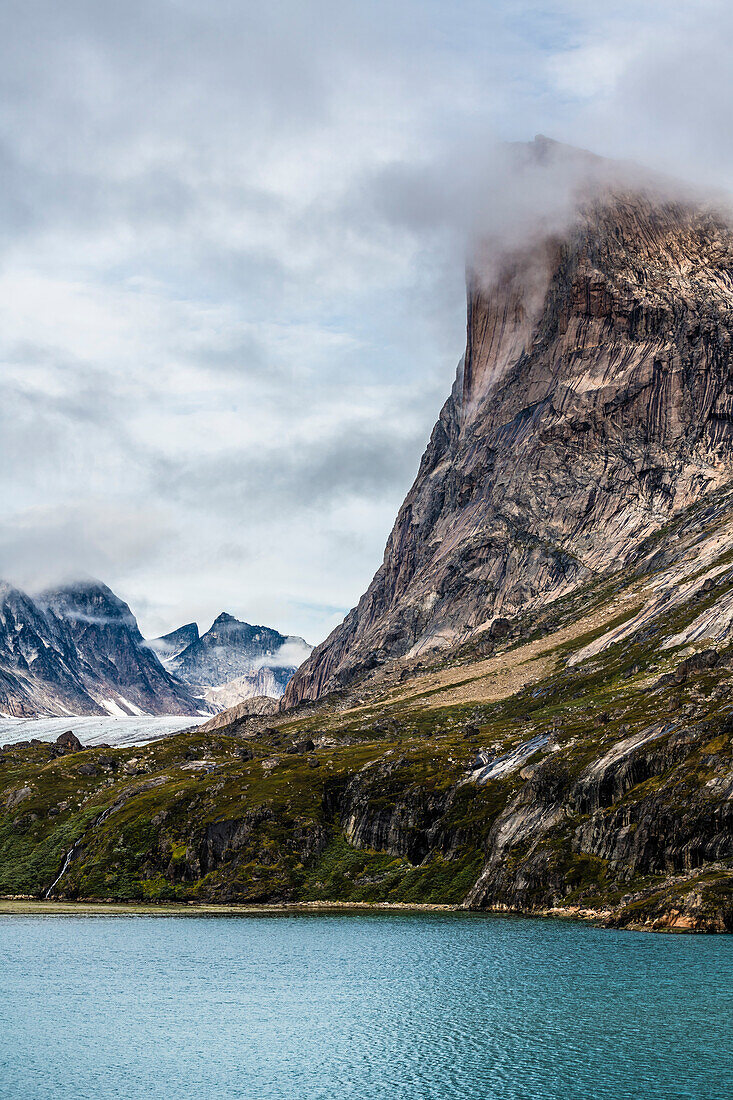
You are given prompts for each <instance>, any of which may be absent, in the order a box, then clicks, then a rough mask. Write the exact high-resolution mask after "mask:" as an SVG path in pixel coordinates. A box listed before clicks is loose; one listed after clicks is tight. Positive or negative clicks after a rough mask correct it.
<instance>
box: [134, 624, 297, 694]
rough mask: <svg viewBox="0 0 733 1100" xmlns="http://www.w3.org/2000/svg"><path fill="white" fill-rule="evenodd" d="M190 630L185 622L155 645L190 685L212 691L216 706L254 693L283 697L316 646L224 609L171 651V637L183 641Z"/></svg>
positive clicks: (169, 664) (173, 670) (179, 675)
mask: <svg viewBox="0 0 733 1100" xmlns="http://www.w3.org/2000/svg"><path fill="white" fill-rule="evenodd" d="M192 625H193V626H195V624H192ZM189 630H190V626H189V627H182V628H181V629H180V630H177V631H174V633H173V634H172V635H167V636H166V637H165V638H158V639H156V640H155V641H154V642H153V643H152V645H153V646H154V648H156V650H157V651H158V652H160V653H161V655H162V656H163V659H164V660H165V662H166V665H167V667H168V668H169V669H170V671H171V672H173V673H175V675H176V676H178V677H180V678H181V679H182V680H183V681H184V682H185V683H187V684H189V685H190V686H191V687H192V688H195V689H200V690H208V692H209V699H210V701H211V702H212V703H213V704H214V705H215V706H217V707H222V706H233V705H235V704H236V703H239V702H242V701H243V700H244V699H248V698H251V697H252V696H256V695H270V696H272V697H273V698H279V697H280V696H281V695H282V694H283V691H284V690H285V685H286V684H287V683H288V681H289V680H290V678H291V676H292V675H293V673H294V672H295V669H296V668H297V666H298V665H299V664H300V663H301V662H302V661H303V660H305V658H306V657H307V656H308V655H309V653H310V651H311V649H312V647H311V646H309V645H308V643H307V642H306V641H305V640H304V639H303V638H298V637H295V636H293V635H285V634H280V632H279V631H277V630H273V629H272V628H271V627H268V626H251V625H250V623H244V622H241V621H240V620H239V619H235V618H234V616H233V615H229V614H227V612H225V611H222V613H221V615H218V616H217V618H216V619H215V620H214V622H213V623H212V625H211V626H210V627H209V629H208V630H207V631H206V633H205V634H202V635H201V637H199V635H198V629H196V637H195V638H192V640H191V641H190V643H189V644H187V645H185V646H184V647H182V648H181V649H180V650H179V651H178V652H177V653H173V654H172V655H171V639H172V638H173V639H176V640H177V641H180V640H181V639H182V635H183V632H185V631H189ZM164 646H167V648H168V655H167V656H166V655H164V654H163V647H164ZM212 689H213V690H212Z"/></svg>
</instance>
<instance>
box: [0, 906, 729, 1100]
mask: <svg viewBox="0 0 733 1100" xmlns="http://www.w3.org/2000/svg"><path fill="white" fill-rule="evenodd" d="M732 990H733V938H730V937H724V936H720V937H702V936H655V935H648V934H644V933H629V932H612V931H607V930H602V929H598V928H594V927H591V926H587V925H582V924H570V923H560V922H552V921H543V920H529V919H501V918H490V917H482V916H471V915H459V914H424V913H421V914H409V913H405V914H395V913H389V914H379V913H369V914H359V913H352V914H347V913H333V914H331V913H323V914H318V915H303V916H300V915H298V916H274V917H269V916H267V917H231V918H227V917H215V918H209V919H207V918H203V917H183V918H173V917H121V918H118V917H102V916H92V917H64V918H59V917H56V918H55V917H35V916H33V917H2V918H0V1096H2V1097H3V1100H4V1098H6V1097H8V1098H10V1097H12V1098H13V1100H17V1098H21V1097H24V1098H28V1100H87V1098H90V1100H91V1098H94V1100H111V1098H125V1100H131V1098H134V1100H148V1098H151V1100H152V1098H155V1100H182V1098H184V1097H185V1098H193V1097H196V1098H197V1100H214V1098H217V1100H229V1098H241V1100H321V1098H322V1100H326V1098H328V1100H330V1098H338V1100H346V1098H354V1100H397V1098H399V1100H433V1098H435V1100H448V1098H453V1097H455V1098H461V1100H474V1098H476V1100H479V1098H480V1100H535V1098H536V1100H575V1098H577V1100H627V1098H628V1100H642V1098H643V1100H657V1098H659V1100H687V1098H694V1100H703V1098H704V1100H723V1098H724V1097H727V1096H730V1095H731V1083H732V1082H733V1018H732V1016H733V1014H732V1011H731V992H732Z"/></svg>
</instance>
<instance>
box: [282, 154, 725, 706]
mask: <svg viewBox="0 0 733 1100" xmlns="http://www.w3.org/2000/svg"><path fill="white" fill-rule="evenodd" d="M541 150H542V155H543V156H545V157H547V156H550V157H558V156H562V155H563V149H562V147H555V146H554V145H553V144H552V143H548V142H547V141H544V142H543V143H542V146H541ZM732 336H733V233H732V232H731V229H730V226H729V224H728V222H727V221H726V220H725V218H724V217H723V216H722V215H720V214H718V213H716V212H715V211H714V210H712V209H710V208H708V207H706V206H704V205H700V204H697V203H695V202H693V201H691V200H690V199H683V198H678V197H674V195H670V194H666V195H663V196H662V197H660V196H659V194H657V193H656V192H655V191H654V190H653V189H652V188H651V186H649V187H645V186H642V185H634V187H633V188H631V187H626V186H624V185H621V184H619V183H614V184H613V185H608V186H599V185H597V184H596V185H594V187H593V189H592V191H591V193H585V194H584V195H583V197H582V200H580V201H579V206H578V209H577V212H576V214H575V215H574V217H573V218H572V219H571V220H570V222H569V224H568V225H567V226H566V227H565V228H564V229H563V230H562V231H559V232H555V233H553V234H552V235H548V236H546V237H545V238H544V239H540V240H535V241H533V242H532V243H530V244H526V245H524V246H522V247H521V248H517V249H515V250H513V251H512V252H511V253H509V254H504V255H503V256H502V258H501V262H500V263H499V264H498V267H497V270H496V271H495V272H494V273H492V274H491V276H490V277H489V276H482V275H480V274H475V273H474V274H472V275H471V276H470V278H469V282H468V317H467V344H466V351H465V355H464V357H463V359H462V360H461V363H460V366H459V369H458V374H457V378H456V381H455V384H454V386H453V389H452V392H451V395H450V397H449V398H448V400H447V401H446V403H445V405H444V407H443V409H442V411H441V413H440V416H439V419H438V422H437V424H436V425H435V428H434V429H433V432H432V435H431V438H430V442H429V444H428V447H427V450H426V451H425V454H424V455H423V458H422V461H421V464H420V469H419V472H418V475H417V478H416V480H415V483H414V485H413V486H412V488H411V489H410V491H409V493H408V495H407V498H406V499H405V502H404V504H403V505H402V507H401V509H400V512H399V515H398V517H397V520H396V523H395V526H394V528H393V530H392V533H391V535H390V537H389V541H388V543H387V547H386V550H385V554H384V560H383V562H382V565H381V566H380V568H379V569H378V571H377V573H376V575H375V577H374V579H373V581H372V583H371V585H370V586H369V588H368V590H367V591H366V593H365V594H364V595H363V596H362V598H361V600H360V601H359V603H358V605H357V607H355V608H354V609H353V610H352V611H351V612H350V613H349V614H348V615H347V617H346V619H345V620H344V622H343V623H342V624H341V625H340V626H339V627H337V628H336V629H335V630H334V631H333V633H332V634H331V635H330V636H329V638H328V639H327V640H326V641H325V642H324V643H323V644H322V645H320V646H318V647H317V648H316V649H315V650H314V652H313V653H312V655H311V657H310V658H309V660H308V661H306V663H305V664H304V665H303V666H302V668H301V669H300V670H299V671H298V673H297V674H296V675H295V676H294V677H293V679H292V681H291V682H290V684H289V686H288V689H287V692H286V695H285V700H284V703H285V705H287V706H291V705H294V704H297V703H299V702H301V701H303V700H315V699H317V698H319V697H321V696H323V695H324V694H326V693H328V692H330V691H333V690H335V689H338V688H341V687H343V686H344V685H346V684H348V683H349V682H352V681H354V680H355V679H358V678H359V677H360V676H362V675H363V674H364V673H365V672H367V671H369V670H370V669H373V668H375V667H376V666H378V665H380V664H381V663H383V662H384V661H385V660H386V659H388V658H399V657H403V656H405V655H410V656H415V655H417V654H420V653H422V652H425V651H427V650H430V649H434V648H439V647H443V646H449V645H452V644H454V643H456V642H457V641H461V640H464V639H466V638H467V637H469V636H471V635H472V634H476V633H477V632H483V631H485V630H486V629H487V628H490V626H491V624H492V622H493V621H495V620H496V619H497V618H499V617H501V618H507V617H508V618H512V617H513V616H515V615H516V614H517V613H518V612H524V611H528V610H531V609H532V608H536V607H539V606H542V605H544V604H546V603H547V602H548V601H551V600H554V599H556V598H558V597H559V596H562V595H564V594H566V593H568V592H570V591H572V590H573V589H575V588H577V587H578V586H579V585H581V584H584V583H586V582H588V581H589V580H590V579H592V578H593V577H594V576H597V575H599V574H600V573H603V572H604V571H606V570H608V569H616V570H621V569H623V568H624V567H625V564H626V563H627V562H628V561H629V560H630V559H631V557H632V556H633V554H634V551H635V548H636V547H637V546H638V545H639V543H640V542H641V540H642V539H643V538H645V537H646V536H647V535H649V534H650V533H651V532H653V531H655V530H659V529H661V528H662V527H663V526H664V525H665V524H666V523H667V522H668V521H669V520H670V519H671V518H672V517H673V516H675V515H676V514H677V513H679V512H680V511H681V510H683V509H684V508H685V507H687V506H688V505H690V504H691V502H693V501H695V500H698V499H700V498H701V496H703V495H704V494H706V493H708V492H710V491H711V490H714V489H716V488H719V487H720V486H721V485H725V484H727V483H729V482H730V481H731V476H732V474H733V466H732V458H733V380H732V379H731V375H730V349H731V337H732Z"/></svg>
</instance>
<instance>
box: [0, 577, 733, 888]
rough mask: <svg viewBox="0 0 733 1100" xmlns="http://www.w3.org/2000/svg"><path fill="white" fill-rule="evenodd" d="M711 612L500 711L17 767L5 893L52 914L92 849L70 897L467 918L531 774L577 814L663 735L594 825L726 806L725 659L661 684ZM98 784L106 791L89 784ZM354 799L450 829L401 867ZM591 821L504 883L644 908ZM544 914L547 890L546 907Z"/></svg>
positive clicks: (239, 734) (267, 730)
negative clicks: (633, 753) (368, 907)
mask: <svg viewBox="0 0 733 1100" xmlns="http://www.w3.org/2000/svg"><path fill="white" fill-rule="evenodd" d="M615 583H616V582H614V584H615ZM607 591H608V590H606V592H605V595H604V597H603V598H604V599H605V598H607ZM721 591H722V589H721V588H717V589H716V594H715V595H716V598H717V597H718V596H719V595H720V593H721ZM709 598H710V597H709V596H708V595H705V596H704V597H698V596H695V598H692V599H690V600H689V601H688V603H687V604H685V605H684V606H682V607H679V608H676V609H674V610H673V611H671V612H669V613H668V614H667V616H666V617H661V618H660V621H659V623H657V624H655V626H654V629H652V630H645V632H644V634H643V635H637V636H635V637H633V638H631V639H628V640H626V641H623V642H620V643H617V644H616V645H614V646H612V647H609V648H608V649H606V650H604V651H603V652H602V653H601V654H599V655H598V657H596V658H594V659H592V660H590V661H586V662H584V663H583V664H581V665H579V666H576V667H568V666H566V665H565V664H564V657H566V656H567V653H568V649H569V647H568V645H567V643H563V645H562V646H558V647H557V649H558V653H557V660H556V662H555V664H554V666H553V667H554V668H555V671H554V672H553V673H552V674H551V675H549V676H547V677H546V678H545V679H544V680H541V681H540V682H538V683H534V684H532V685H530V686H528V687H527V688H525V689H524V690H522V691H520V692H518V693H516V694H515V695H513V696H510V697H509V698H507V699H504V700H500V701H498V702H495V703H490V704H461V705H459V706H448V705H446V706H442V707H434V706H431V705H429V701H428V703H426V701H424V700H422V701H421V700H420V699H416V698H412V699H406V700H399V699H397V700H395V699H385V700H384V702H383V705H381V706H380V705H379V702H378V701H376V702H373V701H372V702H370V704H369V706H368V707H362V708H360V709H358V710H356V711H352V712H349V711H346V712H339V711H338V709H337V708H335V707H326V708H324V709H323V711H322V712H315V713H314V712H312V711H311V712H310V713H308V714H299V713H298V712H295V713H294V714H293V715H289V716H288V715H284V716H282V717H281V718H278V719H277V720H276V722H275V724H274V725H273V726H271V727H267V726H263V727H262V728H259V729H257V731H256V732H255V733H254V734H253V735H250V734H249V733H248V731H247V728H246V726H244V725H242V724H239V725H237V724H235V726H233V727H232V728H231V729H226V728H225V729H223V730H219V731H216V732H214V733H210V734H201V733H198V732H196V731H191V732H189V733H186V734H181V735H178V736H176V737H173V738H168V739H163V740H161V741H158V742H155V743H153V744H151V745H148V746H145V747H144V748H128V749H118V750H96V749H88V750H85V751H83V752H78V753H73V754H70V755H68V756H63V757H60V758H54V757H53V756H52V753H51V750H50V749H49V748H48V747H46V746H29V747H25V748H12V747H11V748H6V749H5V750H4V751H3V752H2V753H0V756H1V757H2V759H0V892H2V893H3V894H6V895H15V894H29V895H34V896H41V895H42V894H43V893H44V892H45V890H47V889H48V887H49V886H50V884H51V883H52V882H53V880H54V878H55V877H56V875H57V874H58V872H59V870H60V868H61V865H62V863H63V859H64V856H65V854H66V853H67V852H68V851H69V850H70V848H71V847H72V845H74V844H75V843H76V842H77V841H81V843H80V844H79V847H78V851H77V854H76V858H75V859H74V860H73V861H72V862H71V864H70V866H69V868H68V870H67V872H66V873H65V875H64V878H63V880H62V883H60V884H59V888H58V891H59V893H60V894H63V895H64V896H67V897H97V898H114V899H117V900H129V899H136V898H138V899H147V900H196V899H198V900H219V901H226V900H241V901H253V902H255V901H257V902H259V901H297V900H323V901H325V900H343V901H405V902H414V903H418V902H435V903H450V904H456V903H460V902H461V901H462V900H463V898H464V897H465V896H466V895H467V894H468V892H469V890H470V889H471V887H472V885H473V884H474V882H475V881H476V880H477V878H478V876H479V874H480V873H481V869H482V867H483V865H484V863H485V860H486V858H487V853H488V851H489V849H490V847H491V844H492V839H491V837H492V828H493V826H494V824H495V822H496V820H497V818H498V817H499V816H500V815H501V814H502V813H504V812H505V811H506V810H507V807H510V806H511V805H513V803H514V800H515V799H517V798H518V796H519V795H520V794H522V792H523V791H525V790H526V789H527V784H531V783H532V782H533V780H532V778H531V777H532V774H533V772H536V774H537V775H539V776H540V777H544V778H543V782H544V783H545V784H546V785H547V784H550V778H548V777H550V771H548V769H550V767H551V768H552V776H554V778H552V783H551V784H550V787H551V790H552V792H554V794H553V797H555V796H556V797H558V798H565V797H567V793H568V791H570V790H571V789H572V787H573V784H574V783H576V782H577V781H578V779H579V777H581V776H582V775H583V774H584V773H585V772H586V770H587V769H588V768H589V767H590V766H591V765H592V764H593V762H594V761H597V760H599V759H600V758H602V757H603V756H604V754H605V753H607V752H608V751H609V750H610V749H612V748H613V747H614V746H615V745H617V744H618V743H619V742H623V741H625V740H627V739H629V738H632V737H634V736H635V735H637V734H639V735H640V734H642V733H645V731H647V732H648V731H649V730H650V729H652V727H654V728H655V729H656V728H657V727H659V728H660V729H661V731H662V732H660V733H658V734H656V735H655V740H654V743H653V744H654V750H653V752H652V750H651V749H650V750H649V751H648V752H647V754H646V756H645V758H644V761H643V764H641V765H639V769H637V770H638V771H639V776H640V778H639V779H638V781H635V779H636V776H635V774H631V777H630V778H629V779H628V780H625V781H624V788H623V790H622V791H621V793H620V794H619V795H618V797H617V799H616V801H615V802H614V804H613V805H610V806H608V807H605V808H604V807H602V808H601V809H600V810H599V811H598V814H599V820H600V819H603V818H604V817H608V819H609V820H611V818H612V817H613V814H614V813H616V811H617V810H619V808H621V809H623V812H624V813H626V814H627V815H630V818H629V820H630V822H631V825H630V826H629V827H630V828H635V825H634V820H635V815H637V816H638V815H640V814H643V813H645V812H647V809H648V807H650V806H653V807H654V812H660V807H662V806H664V807H667V808H668V809H669V812H670V813H675V812H679V808H680V806H684V805H685V804H686V803H689V802H691V801H694V800H695V799H703V800H705V799H709V800H710V803H711V806H712V805H713V804H716V803H715V799H716V798H717V797H719V795H718V794H716V791H717V788H716V787H715V784H716V783H718V782H719V781H720V779H721V776H724V775H725V774H727V772H728V771H730V769H731V767H733V760H732V758H731V736H730V732H729V731H730V722H731V718H730V703H729V698H730V693H731V690H732V689H733V668H731V666H730V665H729V664H728V663H727V661H728V655H727V652H726V651H724V650H723V651H721V659H720V660H719V662H718V664H717V665H716V666H715V667H713V668H705V669H702V670H697V671H694V672H692V673H690V675H689V676H688V677H687V678H686V679H685V680H684V682H681V683H676V682H675V683H664V682H663V683H661V684H660V683H659V678H660V677H661V676H662V675H663V674H665V673H668V672H670V671H672V670H673V669H674V668H675V667H676V665H677V664H678V663H679V662H680V660H681V659H682V655H681V654H678V653H675V652H668V651H660V650H659V645H658V642H659V638H660V637H661V636H662V635H663V634H664V633H666V632H672V631H673V630H678V629H681V628H682V627H683V626H684V625H685V624H686V623H688V622H690V621H692V618H693V617H694V616H696V615H697V614H699V613H700V610H701V609H702V607H703V606H704V601H705V600H707V599H709ZM569 613H570V612H569V611H568V609H567V608H566V609H565V610H563V612H562V614H563V616H564V615H566V614H569ZM600 629H602V630H604V631H605V630H607V629H608V622H607V621H606V623H605V624H604V625H603V627H602V628H601V627H599V630H600ZM594 634H595V635H597V631H596V632H594ZM584 640H585V639H584ZM588 640H592V639H591V638H589V639H588ZM575 645H577V640H576V643H575ZM509 648H511V646H510V647H509ZM467 673H469V674H470V669H467ZM687 728H689V729H692V731H693V734H694V736H693V738H692V741H691V743H690V745H689V747H688V746H685V745H684V744H682V747H681V748H680V747H679V746H678V744H677V741H676V740H675V739H678V738H679V736H680V733H681V731H683V732H684V730H685V729H687ZM540 733H541V734H545V735H547V736H548V737H549V741H548V744H547V746H546V747H545V748H544V749H542V750H539V751H538V752H537V753H536V754H535V755H534V756H533V757H532V758H530V759H529V760H527V761H525V762H524V764H523V766H522V768H521V769H517V770H515V771H513V772H512V773H511V774H509V775H507V776H504V777H501V778H499V779H496V780H491V781H489V783H487V784H486V785H485V786H482V787H477V786H476V785H475V784H473V783H470V782H468V783H467V782H464V780H465V778H466V776H467V772H468V769H469V766H470V763H471V761H472V759H473V757H474V755H475V752H476V749H477V748H479V747H486V748H489V749H490V752H491V753H492V754H493V755H495V756H501V755H502V754H503V753H505V752H507V751H508V750H509V749H511V748H512V747H513V746H515V745H517V744H518V743H520V742H524V741H526V740H529V739H530V738H532V737H534V736H536V735H537V734H540ZM306 738H311V739H312V740H314V741H315V742H316V749H315V750H314V751H304V750H303V748H302V744H303V741H304V740H305V739H306ZM676 745H677V747H675V746H676ZM249 756H251V757H252V758H251V759H247V758H246V757H249ZM110 761H111V763H110ZM89 764H91V765H92V768H91V771H92V773H95V774H87V773H88V772H89V771H90V769H89V768H88V767H85V766H86V765H89ZM537 769H539V771H538V772H537ZM355 782H357V783H358V784H360V785H361V787H362V788H363V790H364V792H365V793H364V806H363V812H364V813H365V814H366V815H367V817H370V818H375V817H385V816H386V817H389V815H390V814H393V813H396V812H397V811H398V809H399V807H403V808H405V807H406V808H407V810H408V811H409V810H410V809H411V808H413V809H414V807H415V806H421V807H422V808H423V810H425V807H427V810H425V813H427V814H428V818H429V815H430V813H433V814H434V815H437V816H436V817H435V819H434V820H433V818H429V819H430V821H432V824H431V825H430V829H429V831H430V836H431V838H432V839H431V840H430V847H429V850H428V852H427V855H426V857H425V858H424V859H422V860H421V861H420V863H419V865H413V864H412V863H410V861H409V860H408V859H407V858H406V856H405V854H404V851H375V850H372V849H370V848H357V847H354V846H353V845H352V844H350V843H349V841H348V840H347V832H346V826H347V823H346V822H345V821H344V820H343V813H344V812H345V811H344V803H343V800H344V799H345V798H346V797H347V794H346V792H347V791H348V790H349V789H351V788H352V787H353V784H354V783H355ZM710 784H713V786H712V787H710V788H709V785H710ZM26 788H27V789H26ZM19 792H23V793H22V797H21V798H20V799H19V800H18V793H19ZM340 800H341V801H340ZM716 805H717V804H716ZM105 811H109V813H108V816H107V817H106V818H105V819H104V820H103V821H100V822H99V823H98V824H95V822H97V821H98V820H99V818H100V815H102V814H103V813H104V812H105ZM586 820H587V815H584V814H583V813H580V812H577V810H575V809H574V808H573V806H572V805H570V804H569V805H567V806H566V809H565V811H564V815H563V817H562V820H561V821H560V822H559V824H558V825H557V826H556V827H555V828H554V829H552V830H550V832H549V833H548V835H546V836H544V837H541V838H540V839H539V841H538V842H537V843H533V842H531V841H530V842H527V843H523V844H520V845H517V846H516V848H515V849H513V850H512V851H511V852H510V853H509V854H508V855H507V857H506V861H505V862H506V868H505V869H506V871H507V873H509V872H511V873H513V874H514V875H515V876H516V878H517V880H519V879H521V878H522V876H523V875H524V874H525V869H526V868H527V867H529V866H530V863H531V861H534V863H537V862H538V861H539V862H542V863H543V864H544V868H543V876H544V877H543V878H542V882H543V883H545V884H546V883H548V882H549V883H552V884H555V885H553V887H552V889H553V890H555V891H556V892H557V891H560V893H561V896H562V897H563V898H564V899H565V902H566V903H567V904H572V905H582V904H584V903H585V904H592V905H594V906H598V907H602V906H603V905H604V904H613V905H616V906H618V905H619V904H621V901H622V899H623V898H624V897H627V896H628V895H630V894H633V893H634V890H636V889H637V888H638V890H648V889H649V888H650V884H651V885H652V886H654V885H655V880H654V876H651V877H650V876H648V875H647V876H639V877H638V878H637V879H635V880H633V881H629V880H628V877H626V878H624V874H625V872H624V869H623V868H614V867H609V865H608V863H607V862H606V861H604V860H602V859H599V858H598V857H597V856H594V855H593V854H592V853H590V852H584V851H577V850H575V848H574V847H573V843H574V842H573V840H572V837H573V835H574V831H575V830H577V829H578V828H579V827H580V826H582V825H583V823H584V821H586ZM420 827H421V828H422V826H420ZM222 830H223V832H222ZM230 833H231V834H232V835H231V836H230V835H229V834H230ZM222 838H223V839H222ZM533 865H534V864H533ZM721 881H722V882H723V884H724V885H723V887H721V888H723V889H724V888H725V882H726V881H727V880H726V879H725V878H723V879H722V880H721ZM557 884H559V886H558V885H557ZM543 889H544V887H543ZM674 889H675V888H674V887H670V890H671V891H672V894H674ZM660 896H661V895H660ZM670 896H672V895H670ZM706 896H707V895H706ZM711 896H712V894H711ZM546 901H547V899H546V897H544V896H543V895H542V892H541V890H540V888H539V886H538V887H537V893H536V895H535V896H533V897H532V898H531V902H532V904H533V905H534V904H536V905H537V906H538V907H539V906H540V905H541V904H543V903H545V904H546ZM655 904H656V902H655Z"/></svg>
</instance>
